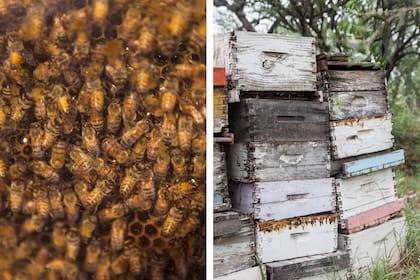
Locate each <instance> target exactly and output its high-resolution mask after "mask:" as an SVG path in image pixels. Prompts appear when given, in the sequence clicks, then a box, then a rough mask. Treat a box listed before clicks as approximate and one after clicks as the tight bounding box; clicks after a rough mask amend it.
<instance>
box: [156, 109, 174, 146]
mask: <svg viewBox="0 0 420 280" xmlns="http://www.w3.org/2000/svg"><path fill="white" fill-rule="evenodd" d="M176 125H177V123H176V117H175V115H174V114H172V113H166V114H165V115H164V116H163V122H162V126H161V128H160V133H161V135H162V138H163V140H164V141H165V142H171V140H172V139H173V138H175V136H176Z"/></svg>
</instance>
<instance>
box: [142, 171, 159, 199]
mask: <svg viewBox="0 0 420 280" xmlns="http://www.w3.org/2000/svg"><path fill="white" fill-rule="evenodd" d="M154 177H155V176H154V174H153V172H152V171H151V170H149V169H145V170H143V172H142V174H141V182H140V193H141V195H142V196H143V197H144V198H145V199H146V200H155V198H156V188H155V182H154Z"/></svg>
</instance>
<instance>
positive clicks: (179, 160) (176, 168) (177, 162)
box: [171, 149, 188, 180]
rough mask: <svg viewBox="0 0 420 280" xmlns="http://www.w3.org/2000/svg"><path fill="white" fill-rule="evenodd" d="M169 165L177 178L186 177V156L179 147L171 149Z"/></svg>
mask: <svg viewBox="0 0 420 280" xmlns="http://www.w3.org/2000/svg"><path fill="white" fill-rule="evenodd" d="M171 166H172V171H173V172H174V174H175V175H176V177H177V178H180V179H181V180H182V179H185V178H186V176H187V174H188V170H187V165H186V158H185V154H184V153H183V152H182V151H181V150H180V149H173V150H172V151H171Z"/></svg>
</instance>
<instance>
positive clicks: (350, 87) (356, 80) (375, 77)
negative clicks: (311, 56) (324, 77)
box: [328, 70, 385, 92]
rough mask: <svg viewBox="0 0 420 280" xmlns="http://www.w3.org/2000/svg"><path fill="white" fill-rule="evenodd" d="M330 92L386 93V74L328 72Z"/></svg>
mask: <svg viewBox="0 0 420 280" xmlns="http://www.w3.org/2000/svg"><path fill="white" fill-rule="evenodd" d="M328 90H329V91H330V92H350V91H382V92H384V91H385V72H384V71H366V70H328Z"/></svg>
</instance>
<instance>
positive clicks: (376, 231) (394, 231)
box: [338, 217, 407, 276]
mask: <svg viewBox="0 0 420 280" xmlns="http://www.w3.org/2000/svg"><path fill="white" fill-rule="evenodd" d="M406 235H407V226H406V222H405V218H404V217H398V218H394V219H392V220H389V221H388V222H386V223H383V224H380V225H378V226H375V227H372V228H369V229H366V230H362V231H359V232H357V233H353V234H339V238H338V244H339V248H340V249H341V250H346V251H348V252H349V253H350V263H351V267H352V272H353V274H354V275H356V276H357V275H359V276H360V275H362V276H363V275H367V271H368V268H369V267H370V268H372V265H373V264H375V263H377V262H378V261H379V260H380V259H382V260H387V261H389V263H390V264H395V263H396V262H397V261H398V260H399V257H400V252H402V250H403V249H404V245H405V238H406Z"/></svg>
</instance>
